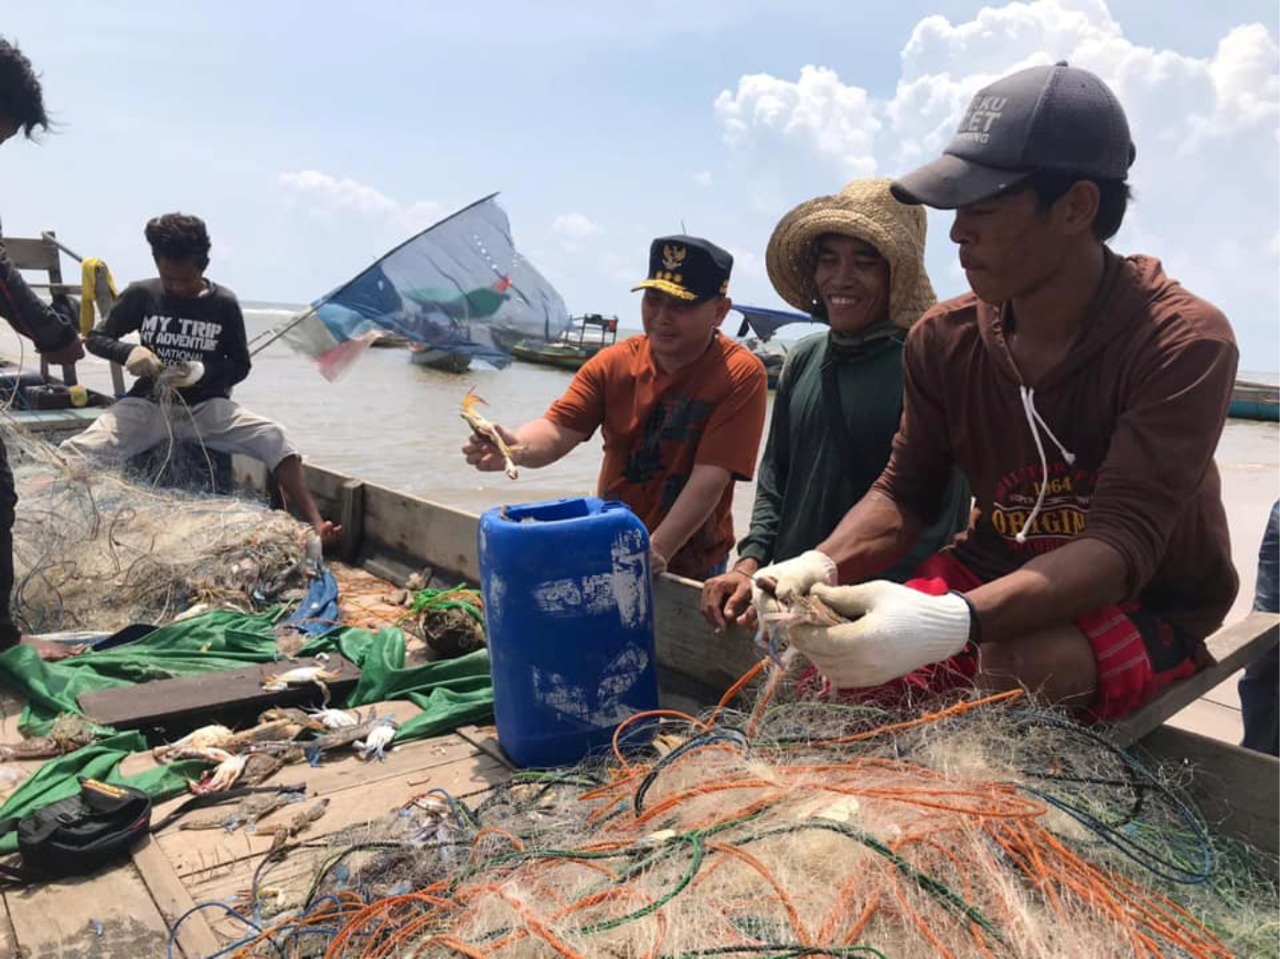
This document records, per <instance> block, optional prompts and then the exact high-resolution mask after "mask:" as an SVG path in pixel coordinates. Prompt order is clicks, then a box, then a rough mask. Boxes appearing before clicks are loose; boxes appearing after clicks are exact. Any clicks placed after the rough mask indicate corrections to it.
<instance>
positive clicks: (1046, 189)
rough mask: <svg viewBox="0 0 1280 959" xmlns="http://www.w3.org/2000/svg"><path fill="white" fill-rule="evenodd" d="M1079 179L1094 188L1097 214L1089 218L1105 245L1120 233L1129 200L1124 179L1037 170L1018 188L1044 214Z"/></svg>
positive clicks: (1095, 233)
mask: <svg viewBox="0 0 1280 959" xmlns="http://www.w3.org/2000/svg"><path fill="white" fill-rule="evenodd" d="M1081 180H1087V181H1088V182H1089V183H1092V184H1093V185H1094V186H1096V187H1097V188H1098V193H1099V197H1098V212H1097V215H1095V216H1094V218H1093V235H1094V236H1095V237H1096V238H1097V239H1098V240H1100V241H1102V242H1104V243H1105V242H1106V241H1107V240H1109V239H1111V238H1112V237H1113V236H1115V235H1116V233H1118V232H1119V231H1120V224H1121V223H1123V222H1124V213H1125V210H1126V209H1127V208H1128V206H1129V200H1130V199H1132V197H1133V192H1132V191H1131V190H1130V189H1129V182H1128V181H1127V180H1104V179H1100V178H1098V177H1092V176H1079V175H1078V174H1075V173H1064V172H1062V171H1059V170H1037V171H1036V172H1035V173H1033V174H1031V176H1030V177H1028V178H1027V179H1026V180H1024V181H1023V182H1022V184H1021V187H1022V189H1026V190H1031V191H1032V192H1033V193H1035V195H1036V208H1037V209H1038V210H1040V211H1044V210H1047V209H1049V207H1051V206H1053V204H1055V203H1057V202H1058V200H1060V199H1061V198H1062V197H1063V196H1064V195H1065V194H1066V192H1067V191H1068V190H1070V189H1071V188H1072V187H1073V186H1074V185H1075V184H1077V183H1079V182H1080V181H1081Z"/></svg>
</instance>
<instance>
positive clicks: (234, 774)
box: [187, 756, 249, 796]
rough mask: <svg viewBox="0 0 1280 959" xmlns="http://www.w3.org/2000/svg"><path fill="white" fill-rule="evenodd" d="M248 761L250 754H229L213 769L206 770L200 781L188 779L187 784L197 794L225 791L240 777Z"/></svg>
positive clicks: (204, 794) (205, 794) (203, 794)
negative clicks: (195, 781)
mask: <svg viewBox="0 0 1280 959" xmlns="http://www.w3.org/2000/svg"><path fill="white" fill-rule="evenodd" d="M248 761H249V757H248V756H228V757H227V758H226V759H224V760H223V761H222V762H220V763H218V765H217V766H216V767H214V768H213V769H212V770H206V771H205V774H204V775H203V776H201V777H200V781H199V782H197V783H193V782H191V781H190V780H188V781H187V785H188V787H189V788H190V789H191V791H192V792H193V793H195V794H196V795H197V796H207V795H208V794H209V793H220V792H224V791H225V790H227V789H229V788H231V786H232V785H234V784H235V781H236V780H237V779H239V778H240V774H241V773H243V772H244V764H245V763H246V762H248Z"/></svg>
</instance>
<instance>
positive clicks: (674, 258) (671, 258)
mask: <svg viewBox="0 0 1280 959" xmlns="http://www.w3.org/2000/svg"><path fill="white" fill-rule="evenodd" d="M685 252H686V251H685V248H684V247H682V246H677V245H676V244H674V243H664V244H663V245H662V265H663V266H665V267H666V268H667V269H668V270H678V269H680V264H682V263H683V262H684V255H685Z"/></svg>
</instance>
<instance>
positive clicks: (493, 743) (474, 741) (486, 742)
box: [457, 726, 520, 769]
mask: <svg viewBox="0 0 1280 959" xmlns="http://www.w3.org/2000/svg"><path fill="white" fill-rule="evenodd" d="M457 732H458V735H459V736H461V737H462V738H463V739H465V740H466V741H467V742H469V743H471V745H473V746H475V747H476V749H478V750H480V751H481V752H482V753H484V754H485V755H486V756H488V757H489V758H490V759H496V760H497V761H498V762H500V763H502V765H504V766H506V767H507V768H508V769H519V768H520V767H519V766H517V765H516V764H515V763H513V762H512V761H511V760H510V759H509V758H508V757H507V754H506V753H504V752H503V751H502V744H501V743H499V742H498V729H497V727H496V726H463V727H462V728H461V729H459V730H458V731H457Z"/></svg>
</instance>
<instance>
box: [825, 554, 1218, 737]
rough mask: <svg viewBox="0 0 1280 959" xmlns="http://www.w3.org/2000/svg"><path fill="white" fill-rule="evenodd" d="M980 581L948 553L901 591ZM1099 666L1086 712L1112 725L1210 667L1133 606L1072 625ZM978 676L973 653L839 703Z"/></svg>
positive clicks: (1193, 646) (1199, 645)
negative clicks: (1165, 691)
mask: <svg viewBox="0 0 1280 959" xmlns="http://www.w3.org/2000/svg"><path fill="white" fill-rule="evenodd" d="M983 582H984V580H983V579H982V578H981V577H979V576H978V575H977V574H975V573H974V572H973V571H972V570H970V569H969V568H968V567H967V566H965V565H964V564H963V563H961V562H960V561H959V560H957V559H956V558H955V556H954V555H952V554H951V553H950V552H946V553H935V554H934V555H933V556H930V557H929V558H928V559H926V560H925V561H924V562H923V563H921V564H920V566H919V567H918V568H917V569H916V576H915V578H913V579H909V580H907V582H906V584H905V585H907V586H910V587H911V588H912V589H917V590H919V591H920V592H922V593H928V594H929V595H931V596H941V595H942V594H943V593H946V592H948V591H949V590H953V589H956V590H970V589H975V588H977V587H978V586H981V585H982V584H983ZM1075 626H1076V628H1077V629H1079V630H1080V632H1082V633H1083V634H1084V636H1085V638H1086V639H1087V640H1089V645H1090V646H1092V647H1093V655H1094V659H1095V660H1096V661H1097V663H1098V690H1097V693H1096V695H1095V697H1094V701H1093V702H1092V703H1091V704H1090V705H1089V707H1088V709H1087V710H1086V717H1087V718H1089V719H1092V720H1095V721H1099V720H1100V721H1113V720H1116V719H1119V718H1120V717H1122V716H1124V715H1126V714H1127V713H1130V712H1132V711H1133V710H1135V709H1137V708H1138V707H1139V706H1141V705H1142V704H1143V703H1145V702H1147V701H1148V700H1150V699H1153V698H1154V697H1155V696H1156V695H1157V694H1158V693H1159V692H1160V691H1161V690H1163V689H1164V688H1165V687H1167V686H1168V685H1169V684H1170V683H1172V682H1174V681H1176V680H1179V679H1185V678H1186V677H1187V676H1190V675H1192V674H1194V673H1195V672H1196V671H1197V670H1199V669H1201V668H1202V667H1204V666H1206V665H1208V664H1209V663H1210V662H1211V661H1212V660H1211V657H1210V656H1209V653H1208V651H1207V650H1206V649H1205V647H1204V643H1203V642H1202V641H1200V640H1198V639H1196V638H1195V637H1193V636H1191V635H1189V634H1188V633H1186V632H1184V631H1183V630H1181V629H1180V628H1178V627H1177V626H1174V625H1173V624H1172V623H1170V622H1169V621H1168V620H1165V619H1162V618H1161V617H1159V616H1156V615H1154V614H1152V613H1149V612H1147V611H1146V610H1144V609H1142V607H1141V606H1139V605H1138V604H1137V603H1132V602H1128V603H1119V604H1115V605H1111V606H1103V607H1102V608H1100V609H1098V610H1095V611H1094V612H1091V613H1086V614H1085V615H1083V616H1080V617H1079V618H1077V619H1076V621H1075ZM977 671H978V655H977V651H976V650H972V649H965V650H964V651H963V652H961V653H959V654H957V655H955V656H953V657H951V658H950V659H947V660H944V661H943V662H941V663H933V664H932V665H929V666H925V667H922V668H921V669H918V670H916V671H915V672H913V673H910V674H908V675H906V676H903V677H901V678H900V679H895V680H893V681H892V682H889V683H886V684H885V685H883V686H879V687H876V688H875V689H866V690H843V691H840V692H839V693H836V696H837V697H838V698H839V699H841V700H850V699H857V700H858V701H861V702H866V701H868V700H870V701H875V702H881V703H885V704H887V705H888V704H892V705H899V704H901V703H903V702H907V701H910V700H912V699H918V698H920V697H921V696H922V695H927V694H929V693H939V692H945V691H947V690H949V689H956V688H959V687H962V686H966V685H969V684H971V683H972V681H973V677H974V676H975V675H976V673H977Z"/></svg>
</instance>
